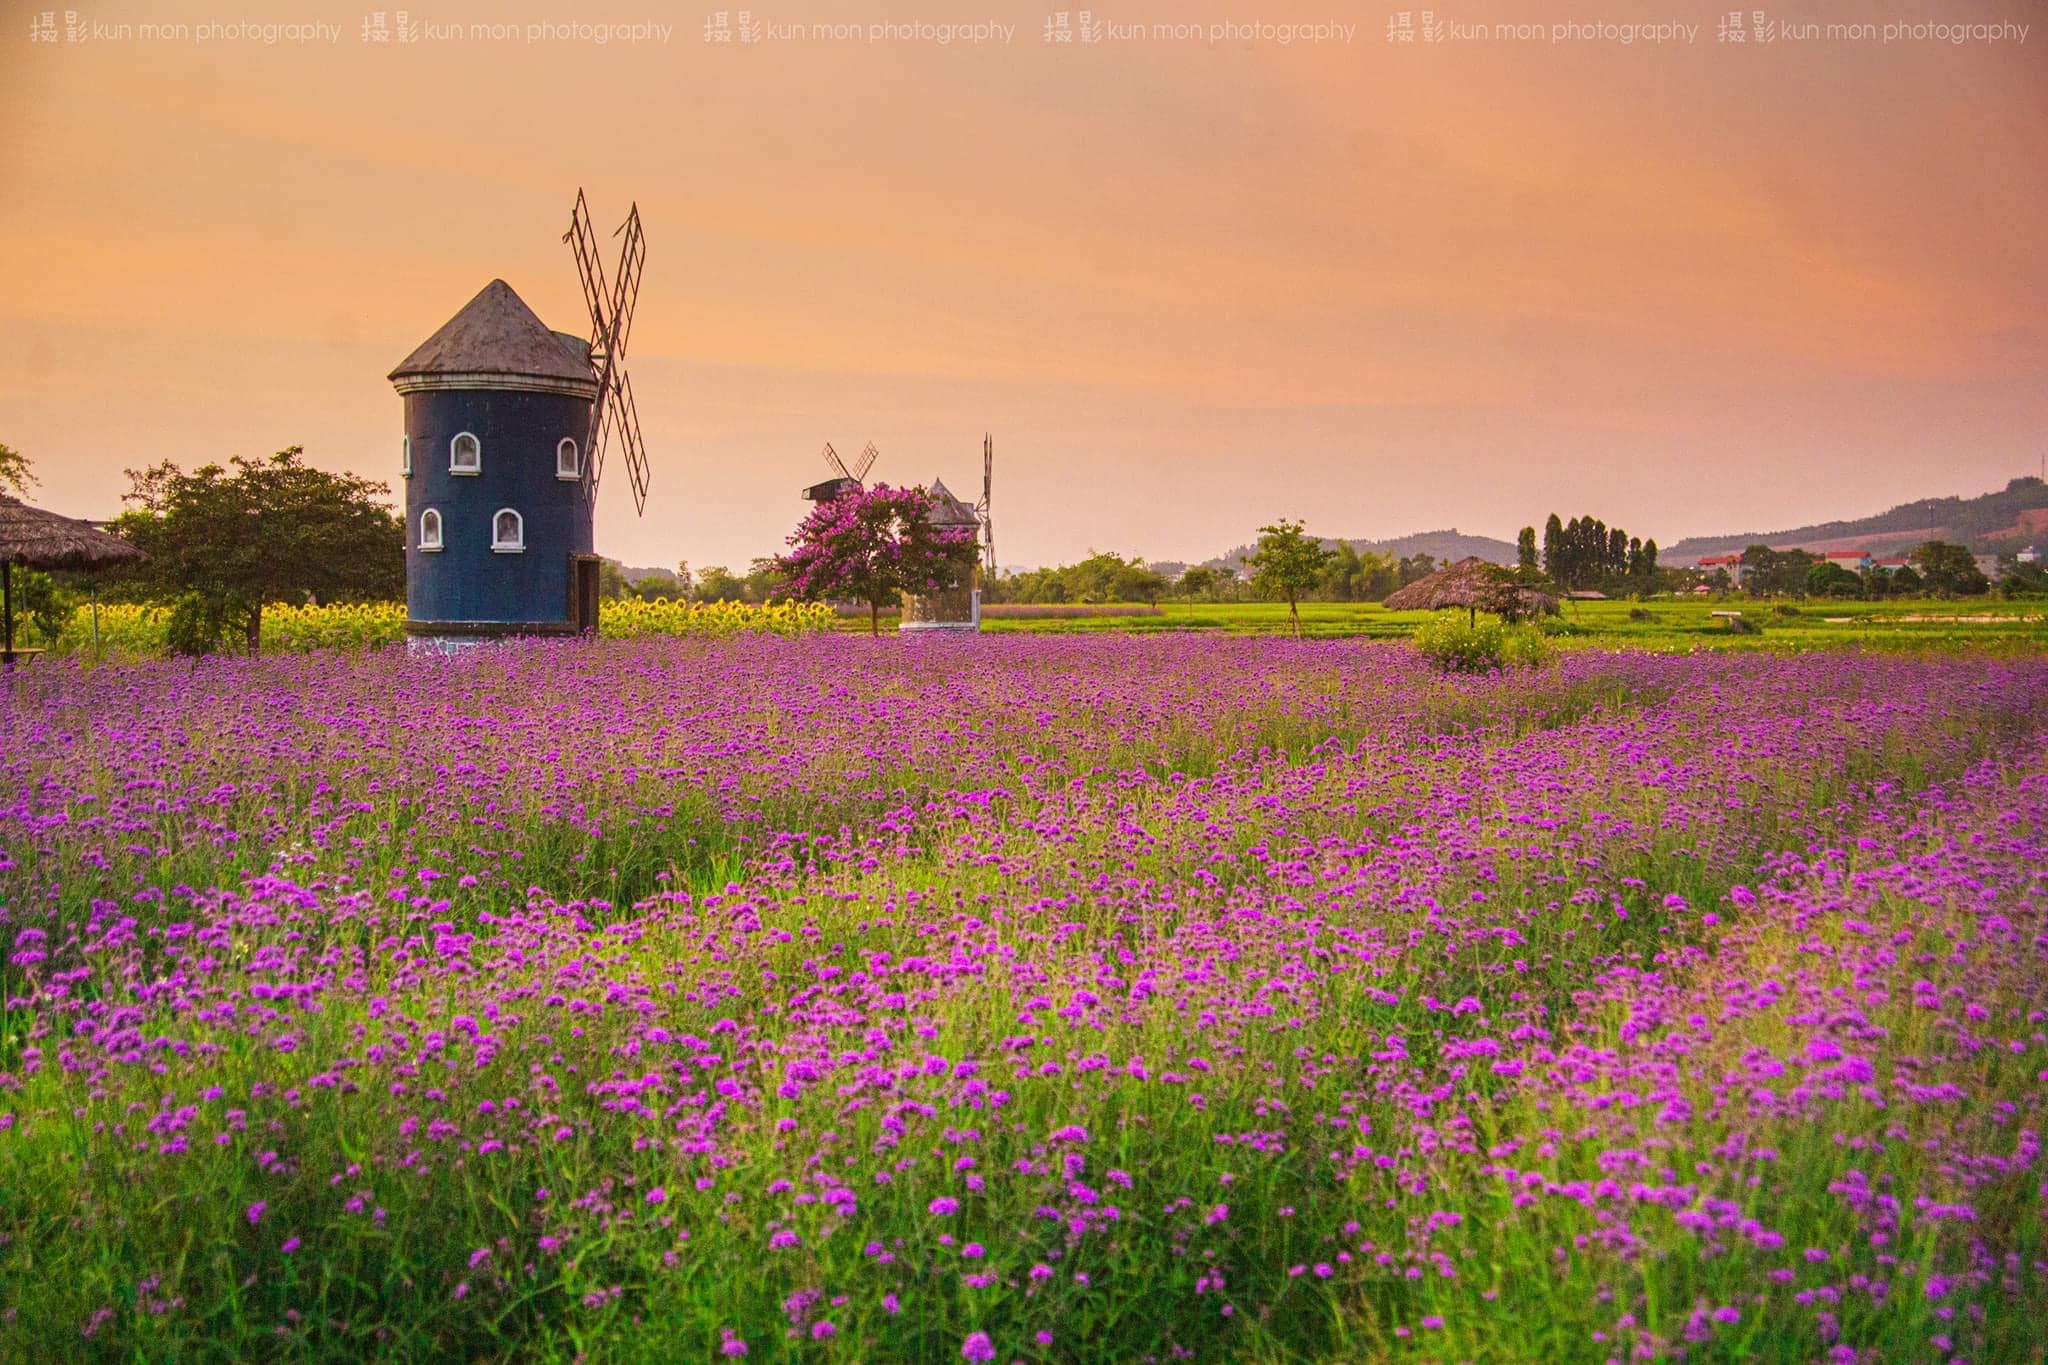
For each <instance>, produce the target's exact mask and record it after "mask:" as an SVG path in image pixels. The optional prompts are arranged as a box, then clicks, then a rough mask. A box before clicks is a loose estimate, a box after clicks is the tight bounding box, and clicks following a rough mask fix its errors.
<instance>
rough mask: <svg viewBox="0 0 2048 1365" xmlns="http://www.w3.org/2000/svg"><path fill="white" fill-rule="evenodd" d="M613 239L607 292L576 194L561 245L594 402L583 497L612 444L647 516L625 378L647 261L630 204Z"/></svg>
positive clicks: (643, 468)
mask: <svg viewBox="0 0 2048 1365" xmlns="http://www.w3.org/2000/svg"><path fill="white" fill-rule="evenodd" d="M612 236H614V237H622V238H624V239H625V240H624V241H622V242H620V244H619V269H618V274H617V275H616V276H615V277H614V278H613V280H612V282H611V284H610V286H609V287H607V285H606V284H605V278H604V262H603V261H601V260H599V259H598V241H597V232H596V230H595V229H594V228H592V227H591V225H590V206H589V205H588V204H586V203H584V201H583V191H582V190H580V189H579V190H577V191H576V206H575V207H574V208H572V209H570V210H569V230H568V231H567V232H565V233H563V234H562V240H563V241H565V242H567V243H568V244H569V250H570V252H571V253H573V254H574V255H575V257H576V272H577V274H578V275H580V276H581V277H582V279H583V302H584V303H585V304H586V305H587V306H588V307H589V309H590V368H591V369H592V370H593V371H595V372H596V375H597V400H596V403H595V404H594V406H593V409H592V412H591V414H590V458H589V459H588V460H586V461H584V464H583V469H584V491H585V495H586V496H587V497H588V498H589V499H590V500H591V501H593V502H595V501H596V499H597V485H598V481H599V480H600V479H601V478H602V477H603V476H604V457H605V452H606V451H607V450H608V449H610V447H611V444H612V442H613V441H614V440H616V441H617V442H618V445H619V453H620V454H621V455H623V456H624V457H625V461H626V478H627V481H628V482H630V483H631V484H632V486H633V507H634V510H635V511H637V512H639V513H640V514H641V515H643V516H644V515H646V512H647V452H646V448H645V447H644V446H643V445H642V444H641V441H640V412H639V409H638V408H636V407H635V406H634V404H633V380H632V378H631V376H629V375H628V374H627V373H626V338H627V337H628V336H629V335H630V334H631V333H632V331H633V306H634V304H636V303H637V302H638V301H639V298H640V268H641V266H642V265H643V264H644V263H645V262H646V260H647V238H646V236H645V234H643V233H642V232H641V230H640V205H639V204H637V203H636V204H634V205H633V206H632V208H631V209H630V210H629V211H628V212H627V214H626V221H625V222H623V223H621V224H620V225H619V229H618V231H617V232H614V233H613V234H612Z"/></svg>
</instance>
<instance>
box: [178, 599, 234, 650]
mask: <svg viewBox="0 0 2048 1365" xmlns="http://www.w3.org/2000/svg"><path fill="white" fill-rule="evenodd" d="M226 630H227V612H226V609H225V608H224V607H223V605H222V603H221V601H220V599H219V598H217V597H205V596H202V595H200V594H199V593H196V592H192V593H186V594H185V595H184V596H183V597H181V598H179V599H178V603H177V605H176V606H174V607H172V608H171V619H170V620H169V621H167V622H165V623H164V647H165V648H166V649H168V650H170V652H171V653H173V654H186V655H190V656H192V657H194V658H197V657H198V656H199V655H201V654H211V653H213V652H214V651H215V650H216V649H219V648H220V638H221V636H222V634H224V633H225V632H226Z"/></svg>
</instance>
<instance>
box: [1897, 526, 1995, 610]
mask: <svg viewBox="0 0 2048 1365" xmlns="http://www.w3.org/2000/svg"><path fill="white" fill-rule="evenodd" d="M1906 557H1907V558H1908V559H1910V560H1912V561H1913V563H1914V564H1915V565H1917V566H1919V569H1920V577H1921V579H1922V580H1923V581H1925V583H1926V584H1927V590H1928V591H1929V592H1931V593H1933V594H1934V595H1935V596H1937V597H1975V596H1977V595H1978V594H1980V593H1983V592H1987V591H1989V590H1990V587H1991V580H1990V579H1988V578H1986V577H1985V576H1984V571H1983V570H1982V569H1980V568H1978V567H1977V557H1976V556H1975V555H1973V554H1971V553H1970V551H1969V549H1968V548H1967V547H1965V546H1962V545H1955V544H1951V543H1950V542H1948V541H1945V540H1930V541H1927V542H1926V543H1925V544H1923V545H1920V546H1919V547H1917V548H1916V549H1915V550H1914V551H1913V553H1912V554H1910V555H1908V556H1906Z"/></svg>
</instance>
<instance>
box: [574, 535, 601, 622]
mask: <svg viewBox="0 0 2048 1365" xmlns="http://www.w3.org/2000/svg"><path fill="white" fill-rule="evenodd" d="M597 565H598V559H597V556H596V555H572V556H570V558H569V619H570V620H571V621H573V622H574V623H575V625H576V630H577V633H578V634H581V635H595V634H596V633H597V600H598V589H597V582H598V579H597Z"/></svg>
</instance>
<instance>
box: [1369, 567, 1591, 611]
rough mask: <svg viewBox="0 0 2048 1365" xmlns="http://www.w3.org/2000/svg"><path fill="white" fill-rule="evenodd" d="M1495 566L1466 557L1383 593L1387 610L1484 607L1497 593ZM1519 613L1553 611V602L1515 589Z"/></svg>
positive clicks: (1533, 592)
mask: <svg viewBox="0 0 2048 1365" xmlns="http://www.w3.org/2000/svg"><path fill="white" fill-rule="evenodd" d="M1499 572H1500V570H1499V567H1498V566H1496V565H1493V564H1489V563H1487V562H1486V561H1485V560H1483V559H1481V558H1480V557H1479V556H1478V555H1468V556H1466V557H1465V558H1464V559H1461V560H1459V561H1458V562H1457V563H1455V564H1450V565H1446V566H1445V567H1443V568H1441V569H1438V570H1437V571H1436V572H1435V573H1433V574H1431V575H1429V576H1428V577H1427V578H1418V579H1416V580H1415V581H1414V582H1413V583H1410V584H1409V585H1408V586H1407V587H1405V588H1401V589H1399V590H1398V591H1395V592H1391V593H1388V594H1387V600H1386V602H1385V603H1384V605H1385V607H1386V609H1387V610H1388V611H1441V610H1442V609H1443V608H1445V607H1464V608H1466V609H1467V610H1471V609H1473V608H1475V607H1476V608H1484V607H1485V606H1486V604H1487V600H1488V597H1489V595H1490V594H1491V593H1494V592H1497V591H1499V588H1498V583H1499V579H1498V578H1497V577H1496V575H1497V574H1498V573H1499ZM1517 595H1518V596H1520V598H1521V599H1522V610H1523V611H1524V612H1526V613H1528V614H1529V615H1532V616H1533V615H1538V614H1543V615H1547V614H1549V613H1551V612H1554V611H1556V610H1557V599H1556V598H1555V597H1552V596H1551V595H1550V594H1549V593H1546V592H1538V591H1537V590H1536V589H1534V588H1520V589H1517Z"/></svg>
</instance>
